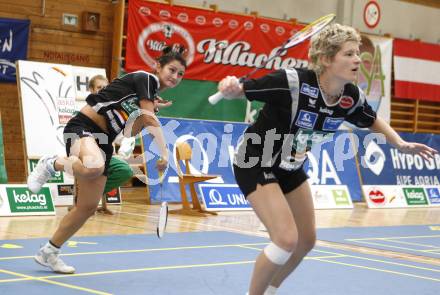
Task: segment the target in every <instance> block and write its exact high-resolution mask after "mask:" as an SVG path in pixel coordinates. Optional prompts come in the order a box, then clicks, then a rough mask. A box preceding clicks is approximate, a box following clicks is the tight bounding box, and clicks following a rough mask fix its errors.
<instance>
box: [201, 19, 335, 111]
mask: <svg viewBox="0 0 440 295" xmlns="http://www.w3.org/2000/svg"><path fill="white" fill-rule="evenodd" d="M335 17H336V15H335V14H333V13H332V14H328V15H325V16H323V17H321V18H319V19H317V20H315V21H314V22H312V23H310V24H308V25H307V26H305V27H304V28H302V29H301V30H300V31H298V32H296V33H295V34H294V35H293V36H291V37H290V38H289V39H287V40H286V41H285V42H284V43H283V45H281V47H280V48H279V49H278V50H277V51H276V53H275V55H273V56H272V57H271V58H269V59H267V60H266V61H265V62H263V63H262V64H261V65H260V66H259V67H257V68H255V69H253V70H252V71H251V72H250V73H249V74H247V75H246V76H243V77H241V78H240V79H239V81H240V82H243V81H244V80H245V79H247V78H249V77H250V76H251V75H253V74H255V72H256V71H258V70H259V69H261V68H264V67H265V66H266V64H267V63H268V62H270V61H271V60H273V59H274V58H276V57H278V56H280V55H281V54H282V53H283V52H284V51H286V50H287V49H289V48H292V47H294V46H296V45H298V44H300V43H302V42H304V41H305V40H307V39H308V38H310V37H311V36H313V35H315V34H316V33H318V32H319V31H321V30H322V29H323V28H325V27H326V26H327V25H328V24H330V23H331V22H332V21H333V20H334V19H335ZM222 98H223V94H222V93H221V92H217V93H215V94H213V95H211V96H210V97H209V98H208V101H209V102H210V103H211V104H216V103H218V102H219V101H220V100H221V99H222Z"/></svg>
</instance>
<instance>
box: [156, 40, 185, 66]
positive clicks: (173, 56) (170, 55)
mask: <svg viewBox="0 0 440 295" xmlns="http://www.w3.org/2000/svg"><path fill="white" fill-rule="evenodd" d="M186 51H187V50H186V49H185V47H183V46H180V45H178V44H174V45H172V46H165V48H164V49H162V55H161V56H160V57H159V58H158V59H157V62H158V63H159V64H160V66H161V67H164V66H166V65H167V64H169V63H170V62H172V61H175V60H177V61H178V62H180V63H181V64H182V65H183V66H184V67H185V69H186V59H185V57H184V55H185V53H186Z"/></svg>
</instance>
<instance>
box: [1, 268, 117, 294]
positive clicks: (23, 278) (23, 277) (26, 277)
mask: <svg viewBox="0 0 440 295" xmlns="http://www.w3.org/2000/svg"><path fill="white" fill-rule="evenodd" d="M0 272H2V273H5V274H9V275H13V276H17V277H21V279H11V280H12V281H10V282H17V281H40V282H44V283H47V284H50V285H57V286H61V287H65V288H69V289H75V290H80V291H84V292H88V293H92V294H98V295H112V293H107V292H102V291H98V290H94V289H90V288H85V287H80V286H76V285H72V284H66V283H61V282H56V281H52V280H50V278H49V277H34V276H29V275H25V274H22V273H18V272H14V271H10V270H6V269H0ZM3 281H4V282H8V280H1V281H0V282H3Z"/></svg>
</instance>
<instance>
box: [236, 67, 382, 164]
mask: <svg viewBox="0 0 440 295" xmlns="http://www.w3.org/2000/svg"><path fill="white" fill-rule="evenodd" d="M243 89H244V93H245V95H246V98H247V99H248V100H250V101H252V100H257V101H262V102H265V105H264V107H263V109H262V110H261V111H260V113H259V115H258V118H257V120H256V121H255V123H253V124H252V125H251V126H249V127H248V128H247V129H246V131H245V134H244V140H242V141H241V142H240V144H239V146H238V148H237V151H236V157H235V161H234V162H235V164H236V165H239V166H242V167H243V168H246V167H248V168H249V167H251V166H252V165H251V164H250V162H251V161H249V157H257V158H258V159H259V160H258V163H257V165H261V166H264V167H278V168H281V169H282V170H287V171H291V170H297V169H299V168H301V166H302V164H303V163H304V160H305V159H306V154H305V153H306V152H307V151H309V150H310V149H311V146H312V145H313V144H316V143H319V142H323V141H325V140H327V141H328V140H329V138H331V137H332V135H333V133H334V132H335V131H336V130H337V129H338V127H339V126H340V125H341V123H342V122H343V121H348V122H350V123H352V124H354V125H356V126H358V127H361V128H364V127H370V126H371V125H372V124H373V123H374V121H375V119H376V113H375V112H374V111H373V109H372V108H371V106H370V105H369V104H368V103H367V100H366V96H365V94H364V93H363V92H362V90H361V89H360V88H359V87H358V86H356V85H354V84H352V83H349V84H346V85H345V87H344V90H343V93H342V95H341V97H340V99H339V101H338V102H336V103H335V104H332V105H329V104H327V103H326V102H325V101H324V99H323V96H322V92H321V89H320V86H319V83H318V79H317V76H316V74H315V72H314V71H312V70H305V69H298V70H296V69H285V70H278V71H275V72H273V73H271V74H268V75H266V76H264V77H262V78H259V79H250V80H247V81H245V82H244V84H243ZM244 143H246V144H244ZM243 163H245V164H243ZM246 165H247V166H246ZM254 165H255V163H254Z"/></svg>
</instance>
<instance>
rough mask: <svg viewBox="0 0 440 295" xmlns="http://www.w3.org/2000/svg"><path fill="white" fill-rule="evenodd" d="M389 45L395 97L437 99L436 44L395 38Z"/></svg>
mask: <svg viewBox="0 0 440 295" xmlns="http://www.w3.org/2000/svg"><path fill="white" fill-rule="evenodd" d="M393 47H394V83H395V84H394V86H395V87H394V89H395V90H394V91H395V96H396V97H399V98H410V99H420V100H430V101H439V102H440V74H439V73H440V45H436V44H429V43H424V42H418V41H409V40H402V39H395V40H394V46H393Z"/></svg>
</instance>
